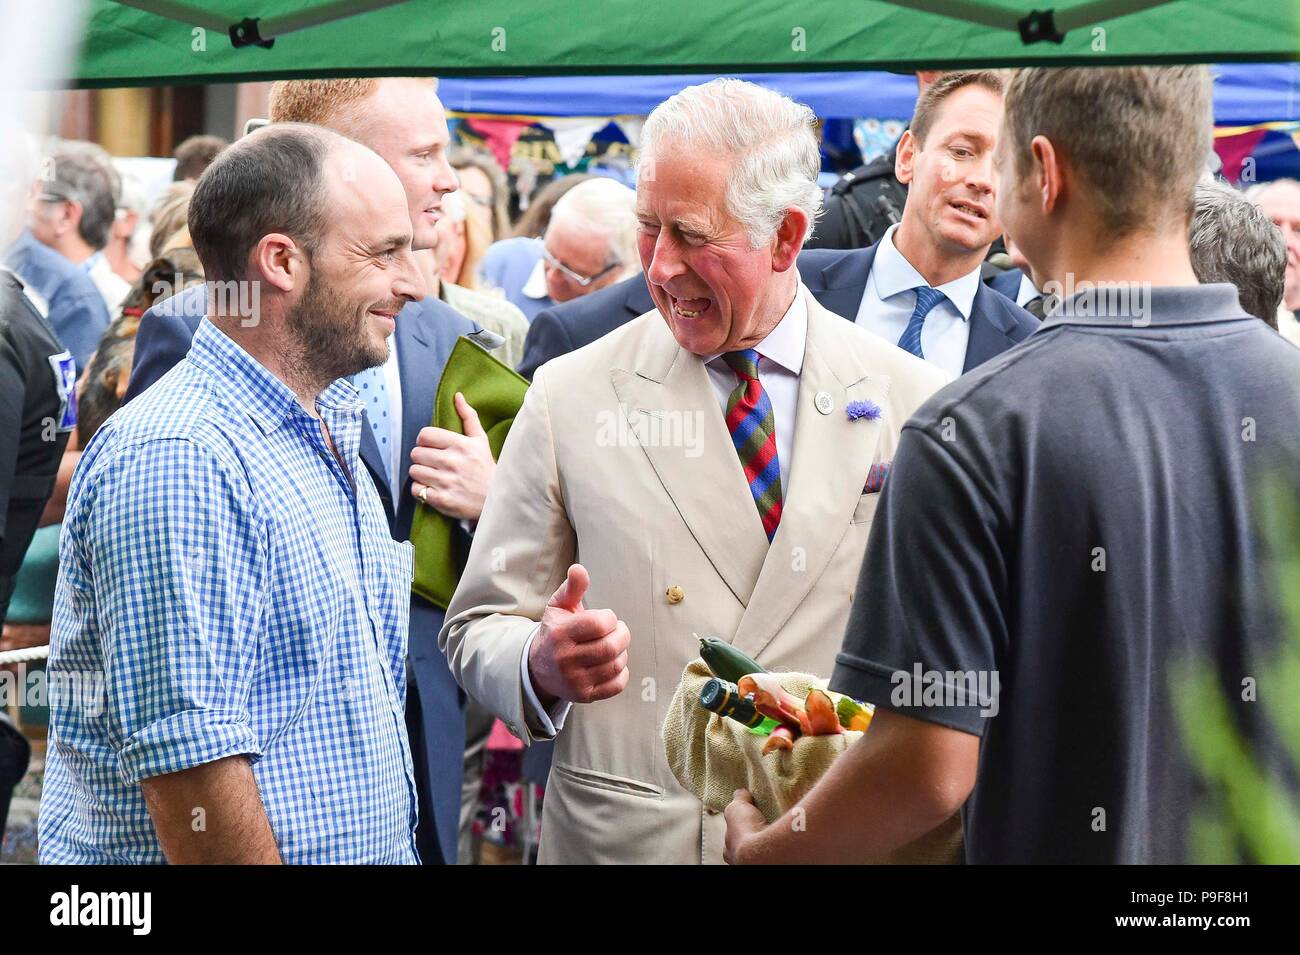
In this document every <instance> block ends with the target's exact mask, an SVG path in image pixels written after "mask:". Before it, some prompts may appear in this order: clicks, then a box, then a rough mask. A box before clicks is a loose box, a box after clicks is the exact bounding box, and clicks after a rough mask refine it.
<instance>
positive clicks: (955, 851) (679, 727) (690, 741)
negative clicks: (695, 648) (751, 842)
mask: <svg viewBox="0 0 1300 955" xmlns="http://www.w3.org/2000/svg"><path fill="white" fill-rule="evenodd" d="M775 676H776V677H777V678H778V679H779V680H780V681H781V685H782V686H783V687H785V689H786V690H787V691H788V692H789V693H790V695H791V696H793V697H795V698H796V699H800V700H802V699H803V698H804V697H805V696H807V695H808V691H809V690H810V689H812V688H813V687H819V688H821V689H823V690H825V689H826V683H827V681H826V680H824V679H821V678H819V677H815V676H812V675H811V674H808V673H777V674H775ZM712 677H713V673H712V672H711V671H710V670H709V668H708V667H707V666H706V665H705V663H704V661H703V660H699V659H697V660H694V661H692V662H691V663H690V664H689V665H688V666H687V667H686V669H685V670H684V671H683V672H682V679H681V682H680V683H678V685H677V692H676V693H674V694H673V699H672V703H671V704H669V707H668V715H667V716H666V717H665V718H664V725H663V729H662V730H661V735H662V737H663V742H664V751H665V753H666V754H667V757H668V765H669V767H671V768H672V771H673V775H674V776H676V777H677V781H678V782H679V783H681V784H682V786H683V787H684V788H685V789H686V790H687V791H688V792H692V793H694V794H695V795H696V796H697V797H698V798H699V800H700V801H701V802H702V803H704V808H706V809H709V810H712V811H713V812H722V811H723V810H724V809H726V808H727V804H728V803H729V802H731V797H732V795H733V794H734V793H735V791H736V790H737V789H748V790H749V791H750V793H752V794H753V796H754V804H755V805H756V806H758V809H759V811H760V812H762V814H763V816H764V818H766V819H767V821H768V822H772V821H774V820H776V819H777V818H779V817H780V816H781V815H782V814H783V813H785V811H786V810H787V809H789V808H790V807H791V806H793V805H794V804H795V803H797V802H798V801H799V800H800V799H801V798H802V797H803V795H804V794H805V793H807V792H808V790H810V789H812V787H813V785H814V784H816V782H817V780H819V779H821V777H822V774H823V773H825V772H826V770H827V769H829V768H830V765H831V763H832V762H833V761H834V760H835V758H836V757H837V756H839V754H840V753H842V752H844V751H845V750H846V749H848V748H849V747H850V746H852V745H853V744H854V743H856V742H857V741H858V738H859V737H861V736H862V734H861V733H858V732H849V731H846V732H844V733H843V734H841V735H839V736H804V737H801V738H799V739H797V740H795V744H794V748H793V749H789V750H776V751H775V752H771V753H768V754H767V755H766V756H764V755H763V752H762V750H763V744H764V743H765V742H766V741H767V737H766V736H757V735H755V734H753V733H751V732H750V731H749V729H748V728H747V727H745V726H742V725H741V724H740V723H737V722H736V721H735V720H729V719H724V718H723V717H721V716H718V715H717V714H716V713H710V712H709V711H708V710H706V709H705V708H704V707H702V706H700V691H701V690H702V689H704V684H705V683H707V682H708V681H709V680H710V679H711V678H712ZM827 692H828V693H829V694H830V696H831V698H832V699H833V700H836V701H838V700H839V698H840V696H841V694H838V693H834V692H832V691H829V690H828V691H827ZM960 857H961V818H960V815H955V816H953V817H952V818H951V819H950V820H948V821H947V822H946V823H944V824H943V825H942V826H940V827H939V828H938V829H935V830H934V831H933V832H931V833H929V834H927V835H925V836H922V837H921V838H920V839H918V840H916V841H915V842H913V843H911V844H910V845H908V846H904V847H903V848H902V849H899V850H898V851H897V852H895V853H893V854H891V855H890V857H889V858H888V859H882V860H880V861H881V862H888V863H910V864H927V863H928V864H936V863H938V864H946V863H953V862H957V861H958V860H959V859H960Z"/></svg>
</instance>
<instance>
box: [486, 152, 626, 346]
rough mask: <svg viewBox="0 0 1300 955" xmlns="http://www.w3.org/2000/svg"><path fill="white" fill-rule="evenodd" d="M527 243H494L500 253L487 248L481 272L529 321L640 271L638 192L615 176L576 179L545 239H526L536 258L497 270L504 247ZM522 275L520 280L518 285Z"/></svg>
mask: <svg viewBox="0 0 1300 955" xmlns="http://www.w3.org/2000/svg"><path fill="white" fill-rule="evenodd" d="M523 241H524V240H518V239H508V240H506V242H505V243H498V244H497V246H494V248H497V249H498V255H497V256H496V257H494V256H493V254H492V252H491V250H489V253H488V256H487V258H486V259H485V260H484V268H483V273H484V276H485V278H486V279H487V280H488V282H489V283H495V284H497V285H499V286H500V287H501V290H502V291H503V292H504V293H505V297H506V298H507V299H508V300H509V301H511V302H513V303H514V304H515V305H517V306H518V307H519V309H520V311H522V312H523V313H524V317H525V318H527V319H528V321H530V322H531V321H532V320H533V316H535V315H536V314H537V313H538V312H540V311H542V310H543V309H547V308H550V307H552V306H553V305H557V304H559V303H561V302H568V301H572V300H573V299H575V298H581V297H582V296H584V295H590V294H591V293H592V292H596V291H599V290H600V289H603V288H607V287H608V286H610V285H613V284H614V283H616V282H619V281H621V280H622V279H625V278H628V277H630V276H632V275H635V274H636V273H637V272H638V271H639V270H640V265H638V263H637V254H636V193H635V192H633V191H632V190H631V189H629V188H628V187H627V186H625V185H623V184H622V183H619V182H615V181H614V180H613V179H606V178H593V179H587V180H584V181H583V182H580V183H578V184H577V185H576V186H574V187H573V188H572V189H570V190H569V191H568V192H566V193H565V194H564V195H563V196H561V197H560V199H559V200H558V201H557V202H556V203H555V208H554V209H553V210H552V211H551V219H550V222H549V223H548V224H547V226H546V231H545V232H544V233H543V234H542V236H541V238H540V239H537V240H535V241H531V242H529V243H528V245H529V248H528V249H527V254H530V255H535V256H536V259H535V260H534V262H533V265H532V266H531V268H528V266H527V265H526V263H524V264H523V265H524V267H523V268H520V267H519V263H516V264H514V265H513V266H512V267H511V268H509V269H502V268H498V266H500V265H502V264H503V263H502V262H500V261H494V259H499V258H500V257H501V253H502V252H504V251H505V246H506V245H507V244H510V245H514V244H515V243H520V244H522V242H523ZM518 254H519V252H518V250H514V249H512V251H511V253H510V255H511V257H514V256H515V255H518ZM525 269H527V271H525ZM507 273H508V274H507ZM511 279H513V281H511ZM520 279H523V281H522V284H516V283H518V282H519V281H520Z"/></svg>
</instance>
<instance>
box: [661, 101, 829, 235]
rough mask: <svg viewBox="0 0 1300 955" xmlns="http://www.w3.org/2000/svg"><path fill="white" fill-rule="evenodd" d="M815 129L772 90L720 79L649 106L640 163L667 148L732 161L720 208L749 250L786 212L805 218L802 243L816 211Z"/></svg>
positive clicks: (806, 115) (804, 113)
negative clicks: (745, 237)
mask: <svg viewBox="0 0 1300 955" xmlns="http://www.w3.org/2000/svg"><path fill="white" fill-rule="evenodd" d="M816 123H817V118H816V116H815V115H814V114H813V111H812V110H811V109H809V108H808V107H807V106H804V105H803V104H802V103H796V102H795V101H794V100H792V99H790V98H789V97H788V96H784V95H782V94H781V93H778V92H776V91H775V90H770V89H766V88H765V87H762V86H758V85H756V84H754V83H748V82H746V81H744V80H737V79H728V78H725V77H724V78H719V79H716V80H710V81H709V82H708V83H703V84H701V85H699V86H688V87H687V88H686V89H684V90H682V91H681V92H680V93H677V94H675V95H673V96H670V97H669V98H668V99H666V100H664V101H663V102H662V103H660V104H659V105H658V106H656V107H655V109H654V111H653V112H652V113H651V114H650V116H649V117H648V118H647V119H646V121H645V126H644V128H643V129H642V131H641V146H642V153H641V157H642V158H641V162H642V165H643V166H645V164H646V163H647V162H653V156H654V154H655V153H656V152H657V151H658V150H659V149H660V148H662V147H663V146H665V145H668V144H674V145H677V146H682V147H689V148H692V149H698V150H701V151H703V152H704V153H706V154H712V155H722V156H728V157H734V158H735V165H734V166H733V167H732V170H731V175H730V178H729V181H728V183H727V194H726V203H727V210H728V211H729V212H730V213H731V215H732V216H734V217H735V219H736V220H737V221H738V222H740V223H741V225H742V226H743V227H744V229H745V231H746V232H747V233H748V234H749V242H750V245H751V246H752V247H753V248H755V249H757V248H760V247H761V246H763V245H766V244H767V243H768V242H770V241H772V236H773V235H775V234H776V230H777V228H778V227H779V226H780V225H781V222H782V220H783V219H784V218H785V214H786V211H787V210H789V209H790V208H791V207H792V206H793V207H796V208H799V209H802V210H803V211H804V212H805V213H806V214H807V216H808V231H807V234H805V235H804V237H803V239H804V241H806V240H807V238H808V235H811V234H812V224H813V222H814V221H816V218H817V214H818V213H819V212H820V211H821V205H822V189H821V186H819V185H818V184H817V176H818V174H819V173H820V171H821V153H820V151H819V150H818V148H817V136H816V133H815V132H814V130H815V128H816ZM650 168H651V169H653V167H650Z"/></svg>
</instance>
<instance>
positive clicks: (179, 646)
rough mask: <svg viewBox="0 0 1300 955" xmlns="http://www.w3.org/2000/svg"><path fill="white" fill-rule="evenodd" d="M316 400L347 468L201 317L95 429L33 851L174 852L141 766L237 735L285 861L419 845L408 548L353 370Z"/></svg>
mask: <svg viewBox="0 0 1300 955" xmlns="http://www.w3.org/2000/svg"><path fill="white" fill-rule="evenodd" d="M317 409H318V411H319V413H320V415H321V417H322V418H323V419H324V421H325V422H326V424H327V426H328V427H329V431H330V435H331V437H332V439H333V441H334V444H335V447H336V448H337V449H338V453H339V456H340V457H341V459H342V460H343V461H344V462H346V463H347V470H346V471H344V469H343V468H341V467H340V466H339V463H338V460H336V459H335V458H334V456H333V455H332V454H331V453H330V451H329V449H328V447H327V445H326V444H325V441H324V437H323V435H322V434H321V428H320V422H318V421H316V420H314V419H313V418H312V417H311V416H310V415H308V414H307V412H306V411H305V410H303V408H302V406H301V405H300V404H299V403H298V401H297V399H296V398H295V397H294V395H293V392H292V391H290V389H289V388H288V387H287V386H286V385H284V384H283V383H282V382H281V381H279V379H277V378H275V377H274V376H273V375H272V374H271V373H270V372H268V371H267V370H266V368H264V367H263V366H262V365H261V364H259V363H258V362H257V361H255V360H254V359H253V358H252V357H251V356H250V355H249V354H248V353H247V352H245V351H244V350H243V349H242V348H240V347H239V346H238V345H236V344H235V343H234V342H233V341H231V340H230V339H229V338H228V337H227V336H226V335H225V334H224V333H223V332H221V331H220V330H219V329H218V328H216V327H215V326H214V325H212V324H211V323H210V322H208V321H207V320H206V319H205V320H204V321H203V322H202V323H201V324H200V325H199V329H198V332H197V333H196V334H195V336H194V344H193V347H192V348H191V350H190V353H189V355H188V357H187V358H186V360H185V361H183V362H181V363H180V364H179V365H178V366H177V367H176V368H174V369H173V370H172V371H170V372H169V373H168V374H167V375H166V376H164V377H163V378H162V379H161V380H159V381H158V382H157V383H156V384H155V385H154V386H153V387H152V388H150V389H149V390H148V391H146V392H145V393H144V394H142V395H141V396H140V397H139V398H137V399H136V400H135V401H133V402H132V403H131V404H130V405H128V406H127V407H125V408H124V409H122V410H121V411H119V412H118V413H117V414H115V415H114V416H113V418H112V419H111V420H110V421H109V422H108V423H107V424H106V425H105V426H104V427H103V428H102V429H101V431H100V433H99V434H98V435H97V436H96V437H95V439H94V440H93V441H91V443H90V446H89V447H88V448H87V449H86V452H85V454H84V456H83V458H82V460H81V463H80V465H79V466H78V468H77V472H76V475H75V477H74V479H73V482H72V489H71V493H70V495H69V498H68V508H67V517H66V519H65V521H64V526H63V537H62V541H61V546H60V554H59V579H58V587H57V592H56V598H55V609H54V624H53V631H52V634H51V640H50V659H49V664H48V670H47V685H48V686H49V687H50V689H51V692H50V694H49V696H50V704H51V710H50V746H49V756H48V760H47V763H46V774H45V785H44V791H43V795H42V799H41V808H40V853H41V861H42V862H46V863H49V862H72V863H151V862H152V863H158V862H164V861H166V860H165V858H164V856H163V853H162V849H161V847H160V846H159V843H158V838H157V835H156V833H155V831H154V827H153V823H152V821H151V819H150V816H149V813H148V810H147V809H146V807H145V802H144V798H143V795H142V793H141V789H140V780H142V779H145V778H148V777H151V776H157V775H160V774H163V773H173V772H177V771H179V770H184V769H188V768H191V767H194V766H199V765H201V764H204V763H210V762H212V761H214V760H218V759H221V758H223V757H227V756H231V755H235V754H247V755H248V756H249V757H250V758H251V759H252V761H253V774H254V777H255V778H256V780H257V786H258V789H259V791H260V793H261V798H262V802H263V805H264V806H265V807H266V813H267V816H268V818H269V820H270V823H271V829H272V831H273V832H274V834H275V838H276V842H277V844H278V845H279V848H280V853H281V855H282V857H283V858H284V861H286V862H290V863H299V862H301V863H316V862H375V863H412V862H416V861H417V855H416V849H415V839H414V829H415V822H416V795H415V780H414V776H413V774H412V768H411V755H410V749H409V748H408V745H407V739H406V724H405V720H404V717H403V707H404V702H405V693H406V686H405V677H406V670H405V659H406V641H407V616H408V613H409V599H410V585H411V567H412V551H411V545H410V544H409V543H398V542H396V541H394V540H393V539H392V537H391V536H390V535H389V531H388V525H387V522H386V520H385V517H384V512H383V509H382V505H381V503H380V501H379V498H378V496H377V494H376V492H375V488H374V485H373V483H372V482H371V481H370V479H369V477H368V476H367V475H366V473H365V471H364V470H362V466H361V464H360V460H359V448H360V441H361V428H362V427H363V423H362V417H361V411H362V403H361V401H360V400H359V399H358V397H357V393H356V390H355V389H354V388H353V387H352V386H351V385H350V384H349V383H348V382H346V381H337V382H335V383H334V384H332V385H331V386H330V387H329V388H328V389H327V390H326V391H324V392H323V393H322V394H321V395H320V396H319V398H318V399H317ZM96 681H99V683H100V684H101V685H102V694H98V693H95V692H93V688H94V686H95V684H96ZM56 688H58V690H59V692H53V690H54V689H56ZM87 689H91V690H92V691H91V692H85V691H86V690H87Z"/></svg>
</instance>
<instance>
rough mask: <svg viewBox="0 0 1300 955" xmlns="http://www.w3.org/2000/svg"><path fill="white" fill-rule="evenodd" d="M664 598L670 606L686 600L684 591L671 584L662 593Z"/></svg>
mask: <svg viewBox="0 0 1300 955" xmlns="http://www.w3.org/2000/svg"><path fill="white" fill-rule="evenodd" d="M664 596H665V597H667V598H668V602H669V603H670V604H679V603H681V602H682V601H683V600H685V599H686V591H684V590H682V588H680V587H678V586H677V585H676V584H673V585H672V586H671V587H669V588H668V589H667V590H666V591H664Z"/></svg>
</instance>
